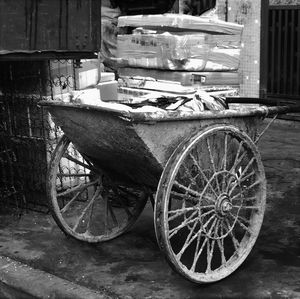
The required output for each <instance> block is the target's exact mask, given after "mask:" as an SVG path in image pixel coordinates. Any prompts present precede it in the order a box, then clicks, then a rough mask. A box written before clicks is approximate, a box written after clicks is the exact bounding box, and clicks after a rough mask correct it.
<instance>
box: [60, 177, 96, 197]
mask: <svg viewBox="0 0 300 299" xmlns="http://www.w3.org/2000/svg"><path fill="white" fill-rule="evenodd" d="M98 182H99V180H95V181H93V182H90V183H86V184H85V183H82V184H79V185H77V186H75V187H72V188H69V189H67V190H66V191H64V192H61V193H59V194H57V197H61V196H65V195H68V194H70V193H73V192H76V191H77V192H80V191H83V190H84V189H87V188H88V187H90V186H93V185H95V184H97V183H98Z"/></svg>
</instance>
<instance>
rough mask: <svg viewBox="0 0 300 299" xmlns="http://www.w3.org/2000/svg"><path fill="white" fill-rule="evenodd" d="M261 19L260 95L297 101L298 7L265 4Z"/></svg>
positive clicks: (299, 92) (299, 67)
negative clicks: (266, 6) (265, 7)
mask: <svg viewBox="0 0 300 299" xmlns="http://www.w3.org/2000/svg"><path fill="white" fill-rule="evenodd" d="M264 16H265V17H266V19H267V20H268V21H267V22H266V20H265V22H264ZM262 21H263V22H262V63H261V67H262V93H263V94H262V95H263V96H267V97H272V98H281V99H287V100H295V101H297V102H298V103H299V102H300V6H299V5H291V6H268V8H267V9H265V10H264V9H263V18H262ZM264 24H265V25H264Z"/></svg>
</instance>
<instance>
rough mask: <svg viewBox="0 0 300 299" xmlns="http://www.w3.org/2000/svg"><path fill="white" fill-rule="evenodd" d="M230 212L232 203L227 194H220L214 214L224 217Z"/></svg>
mask: <svg viewBox="0 0 300 299" xmlns="http://www.w3.org/2000/svg"><path fill="white" fill-rule="evenodd" d="M231 210H232V203H231V201H230V198H229V196H228V195H227V194H221V195H220V196H219V197H218V199H217V202H216V212H217V214H218V215H219V216H222V217H223V216H226V215H227V214H228V213H229V212H230V211H231Z"/></svg>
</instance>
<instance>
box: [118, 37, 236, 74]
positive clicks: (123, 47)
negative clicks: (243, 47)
mask: <svg viewBox="0 0 300 299" xmlns="http://www.w3.org/2000/svg"><path fill="white" fill-rule="evenodd" d="M239 43H240V36H235V35H231V36H229V37H226V38H225V37H224V36H223V35H220V36H219V39H218V38H217V37H215V36H213V35H209V34H205V33H202V34H190V33H189V34H186V35H178V34H170V33H163V34H127V35H119V36H118V51H117V53H118V57H119V58H120V59H122V61H123V65H127V66H131V67H142V68H149V69H164V70H178V71H184V70H185V71H211V70H213V71H229V70H231V71H234V70H237V69H238V66H239V61H240V48H239Z"/></svg>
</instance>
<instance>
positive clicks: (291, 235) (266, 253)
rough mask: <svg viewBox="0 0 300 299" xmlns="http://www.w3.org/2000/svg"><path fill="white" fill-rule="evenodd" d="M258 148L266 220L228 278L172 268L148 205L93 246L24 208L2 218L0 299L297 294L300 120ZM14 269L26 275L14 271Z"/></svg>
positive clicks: (279, 126)
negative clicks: (120, 231) (126, 227)
mask: <svg viewBox="0 0 300 299" xmlns="http://www.w3.org/2000/svg"><path fill="white" fill-rule="evenodd" d="M259 148H260V151H261V153H262V157H263V161H264V165H265V169H266V175H267V179H268V197H267V209H266V213H265V219H264V224H263V227H262V230H261V233H260V236H259V238H258V241H257V244H256V246H255V247H254V249H253V250H252V253H251V254H250V256H249V257H248V258H247V260H246V262H244V264H243V265H242V266H241V267H240V268H239V269H238V270H237V271H236V272H235V273H234V274H233V275H231V276H230V277H228V278H226V279H225V280H223V281H221V282H218V283H215V284H211V285H205V286H198V285H195V284H192V283H190V282H188V281H186V280H184V279H183V278H182V277H180V276H179V275H177V274H176V273H175V272H173V270H172V269H171V268H170V267H169V265H168V264H167V263H166V261H165V260H164V258H163V256H162V254H161V253H160V251H159V249H158V247H157V244H156V239H155V233H154V228H153V220H152V208H151V206H150V205H148V206H147V207H146V209H145V211H144V212H143V214H142V215H141V217H140V219H139V221H138V222H137V224H136V225H135V226H134V228H133V229H132V230H131V231H130V232H129V233H127V234H125V235H123V236H121V237H120V238H117V239H115V240H113V241H110V242H108V243H104V244H96V245H91V244H85V243H81V242H78V241H76V240H73V239H71V238H68V237H66V236H65V235H64V234H63V233H62V232H61V231H60V230H59V228H58V227H57V225H56V224H55V223H54V221H53V220H52V218H51V217H50V216H49V215H45V214H39V213H33V212H28V213H26V214H24V215H23V216H22V217H21V218H20V219H18V220H17V219H15V218H14V217H12V216H10V215H1V216H0V255H1V256H2V258H1V259H0V290H2V292H1V291H0V297H2V296H5V294H8V293H9V290H7V289H6V288H8V286H10V287H14V288H16V290H15V292H16V293H15V294H16V296H15V297H8V296H9V295H7V298H25V299H27V298H34V297H38V298H41V297H42V298H124V299H129V298H137V299H139V298H148V299H150V298H166V299H169V298H170V299H171V298H172V299H182V298H191V299H196V298H300V198H299V197H300V124H299V123H292V124H291V123H287V122H285V121H278V122H276V123H275V124H274V125H272V126H271V128H270V130H269V131H267V132H266V134H265V136H264V137H263V138H262V140H261V141H260V144H259ZM7 258H10V259H7ZM20 263H21V264H20ZM24 264H25V265H27V266H28V267H27V266H24ZM14 267H17V268H18V267H20V269H22V268H23V270H24V271H25V272H26V271H29V272H26V273H25V272H24V273H23V274H22V272H19V271H20V270H18V271H15V272H19V274H17V273H16V274H15V275H13V272H14ZM18 269H19V268H18ZM7 270H10V273H9V275H8V274H7ZM5 271H6V273H5ZM31 271H32V272H31ZM34 275H37V276H34ZM50 277H51V280H55V283H51V280H50ZM8 278H9V279H8ZM20 281H21V282H22V283H21V282H20ZM3 284H6V286H5V285H3ZM1 286H2V287H1ZM68 290H69V291H71V292H73V290H75V292H74V293H68ZM81 292H83V293H81ZM85 292H86V293H85ZM3 294H4V295H3ZM72 294H74V297H70V296H72ZM75 295H76V296H77V297H75ZM12 296H13V295H12ZM20 296H21V297H20ZM22 296H24V297H22ZM26 296H27V297H26ZM80 296H82V297H80ZM89 296H90V297H89ZM93 296H94V297H93ZM97 296H98V297H97ZM4 298H6V297H4Z"/></svg>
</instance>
